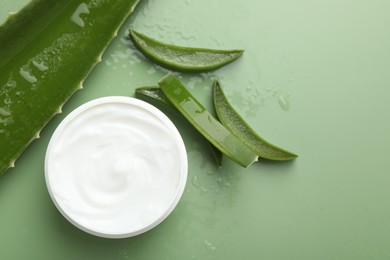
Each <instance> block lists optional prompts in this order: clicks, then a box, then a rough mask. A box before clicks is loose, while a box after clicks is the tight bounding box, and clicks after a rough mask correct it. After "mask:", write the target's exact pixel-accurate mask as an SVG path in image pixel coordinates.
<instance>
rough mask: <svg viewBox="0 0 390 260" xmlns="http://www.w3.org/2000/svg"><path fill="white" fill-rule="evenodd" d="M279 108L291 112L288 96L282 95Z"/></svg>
mask: <svg viewBox="0 0 390 260" xmlns="http://www.w3.org/2000/svg"><path fill="white" fill-rule="evenodd" d="M278 102H279V106H280V107H281V108H282V109H283V110H284V111H289V110H290V100H289V96H288V95H280V96H279V100H278Z"/></svg>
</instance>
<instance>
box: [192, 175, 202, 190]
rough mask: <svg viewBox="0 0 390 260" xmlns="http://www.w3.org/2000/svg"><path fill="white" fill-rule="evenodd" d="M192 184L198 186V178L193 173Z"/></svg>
mask: <svg viewBox="0 0 390 260" xmlns="http://www.w3.org/2000/svg"><path fill="white" fill-rule="evenodd" d="M191 183H192V185H194V187H196V188H200V184H199V179H198V176H197V175H194V176H193V177H192V180H191Z"/></svg>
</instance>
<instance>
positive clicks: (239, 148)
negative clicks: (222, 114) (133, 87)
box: [158, 73, 258, 167]
mask: <svg viewBox="0 0 390 260" xmlns="http://www.w3.org/2000/svg"><path fill="white" fill-rule="evenodd" d="M158 84H159V86H160V88H161V90H162V91H163V92H164V94H165V95H166V97H167V98H168V99H169V100H170V101H171V103H172V104H173V105H174V106H175V107H176V108H177V109H178V110H179V111H180V112H181V113H182V114H183V116H184V117H185V118H186V119H187V120H188V121H189V122H190V123H191V124H192V125H193V126H194V127H195V128H196V129H197V130H198V131H199V132H200V133H201V134H202V135H203V136H204V137H205V138H206V139H207V140H208V141H209V142H210V143H211V144H213V145H214V146H215V147H216V148H218V150H220V151H221V152H222V153H223V154H225V155H226V156H228V157H229V158H230V159H232V160H233V161H235V162H237V163H238V164H239V165H241V166H243V167H248V166H250V165H251V164H252V163H253V162H255V161H257V158H258V157H257V155H256V154H255V153H254V152H253V151H252V150H251V149H250V148H249V147H248V146H246V145H245V144H244V143H242V142H241V141H240V140H239V139H238V138H237V137H236V136H235V135H233V134H232V133H231V132H230V131H229V130H227V129H226V128H225V127H224V126H223V125H222V124H221V123H220V122H219V121H218V120H216V119H215V118H214V117H213V116H212V115H211V114H210V113H209V112H208V111H207V110H206V109H205V108H204V107H203V106H202V105H201V104H200V103H199V101H198V100H196V99H195V98H194V97H193V96H192V95H191V93H190V92H189V91H188V90H187V89H186V88H185V87H184V86H183V85H182V84H181V82H180V81H179V80H178V79H177V78H176V77H175V76H174V75H173V74H172V73H169V74H168V75H167V76H165V77H164V78H163V79H162V80H160V81H159V82H158Z"/></svg>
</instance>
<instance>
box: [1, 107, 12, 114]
mask: <svg viewBox="0 0 390 260" xmlns="http://www.w3.org/2000/svg"><path fill="white" fill-rule="evenodd" d="M0 115H1V116H10V115H11V111H9V109H8V108H6V107H0Z"/></svg>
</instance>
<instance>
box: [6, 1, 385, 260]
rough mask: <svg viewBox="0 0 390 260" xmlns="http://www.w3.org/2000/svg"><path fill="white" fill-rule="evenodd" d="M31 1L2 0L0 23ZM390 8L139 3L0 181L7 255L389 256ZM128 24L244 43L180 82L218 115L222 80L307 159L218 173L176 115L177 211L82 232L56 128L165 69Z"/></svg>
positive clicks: (263, 128) (259, 121) (178, 37)
mask: <svg viewBox="0 0 390 260" xmlns="http://www.w3.org/2000/svg"><path fill="white" fill-rule="evenodd" d="M26 2H27V1H26V0H17V1H15V0H0V21H1V22H3V21H4V20H5V19H6V15H7V13H8V11H14V10H18V9H19V8H20V7H22V6H23V5H24V4H25V3H26ZM389 10H390V1H386V0H370V1H369V0H328V1H323V0H321V1H320V0H290V1H280V0H276V1H275V0H272V1H271V0H242V1H233V0H213V1H209V0H196V1H195V0H169V1H153V0H143V2H142V3H141V4H140V5H139V6H138V9H137V10H136V12H135V13H134V14H133V15H132V16H131V17H130V19H128V20H127V21H126V23H125V25H124V26H123V28H122V30H121V33H120V34H119V35H118V37H117V38H116V39H115V40H114V41H113V43H112V45H111V46H110V47H109V49H108V50H107V52H106V53H105V55H104V56H103V62H102V63H100V64H98V65H97V67H96V68H95V69H94V71H93V72H92V74H91V75H90V76H89V78H88V79H87V81H86V82H85V84H84V86H85V88H84V89H83V90H82V91H79V92H78V93H77V94H76V95H75V96H73V97H72V98H71V99H70V101H69V102H68V103H67V104H66V105H65V107H64V109H63V111H64V113H62V114H61V115H59V116H56V117H55V118H54V119H53V120H52V121H51V122H50V124H49V125H48V126H47V127H46V128H45V129H44V130H43V131H42V133H41V139H39V140H38V141H34V142H33V143H32V145H31V146H30V147H29V148H28V149H27V151H26V152H25V153H24V154H23V155H22V156H21V157H20V158H19V159H18V160H17V162H16V168H14V169H12V170H10V171H8V173H7V174H6V175H4V176H3V177H2V178H1V179H0V259H240V258H241V259H300V260H301V259H340V260H341V259H364V260H365V259H390V203H389V195H390V190H389V186H390V165H389V155H390V123H389V116H388V114H389V112H390V102H389V101H390V70H389V69H390V29H389V25H390V15H389ZM129 27H132V28H134V29H136V30H138V31H139V32H142V33H145V34H147V35H149V36H152V37H154V38H156V39H160V40H162V41H165V42H169V43H174V44H177V45H185V46H194V47H208V48H220V49H231V48H243V49H245V54H244V56H243V57H242V58H241V59H240V60H239V61H237V62H235V63H233V64H230V65H229V66H227V67H225V68H223V69H220V70H218V71H215V72H212V73H203V74H200V75H192V74H179V75H180V76H181V77H182V81H183V82H184V83H185V84H186V86H187V87H188V88H189V89H190V90H191V91H192V92H193V93H194V95H195V96H196V97H198V98H199V99H200V100H201V101H202V102H204V103H205V105H206V106H207V107H209V108H211V83H212V80H213V79H214V78H218V79H220V81H221V84H222V86H223V87H224V89H225V92H226V94H227V96H228V98H229V100H231V102H232V104H233V106H234V107H235V108H236V109H237V110H238V111H239V112H240V113H241V114H242V116H243V117H244V118H245V119H246V120H247V121H248V123H249V124H250V125H251V126H252V127H253V128H254V129H255V130H257V131H258V132H259V133H260V134H261V135H262V136H263V137H265V138H266V139H267V140H269V141H271V142H272V143H274V144H276V145H279V146H282V147H284V148H286V149H288V150H291V151H293V152H296V153H298V154H299V156H300V157H299V158H298V159H297V160H295V161H294V162H290V163H272V162H262V163H259V164H256V165H253V166H251V167H250V168H249V169H243V168H241V167H239V166H237V165H235V164H234V163H232V162H231V161H230V160H229V159H227V158H225V159H226V160H224V165H223V167H222V168H218V167H216V166H215V165H214V163H213V161H212V159H211V156H210V154H209V152H208V148H207V145H206V144H205V142H204V141H203V139H202V138H201V137H200V136H199V135H198V134H197V133H196V132H195V131H194V130H193V129H192V128H191V127H190V126H188V125H187V124H186V122H185V121H184V120H183V119H182V118H180V117H178V116H175V115H171V116H172V119H173V121H174V122H175V123H176V124H177V125H178V127H179V130H180V131H181V133H182V136H183V138H184V141H185V144H186V147H187V151H188V160H189V173H188V182H187V186H186V189H185V192H184V195H183V197H182V199H181V201H180V203H179V204H178V206H177V208H176V209H175V210H174V212H173V213H172V214H171V215H170V216H169V217H168V218H167V219H166V220H165V221H164V222H163V223H162V224H160V225H159V226H158V227H156V228H155V229H153V230H151V231H149V232H147V233H145V234H143V235H140V236H137V237H134V238H129V239H120V240H110V239H103V238H98V237H94V236H91V235H89V234H86V233H84V232H82V231H80V230H78V229H77V228H75V227H73V226H72V225H71V224H70V223H68V222H67V221H66V220H65V219H64V218H63V217H62V215H61V214H60V213H59V212H58V211H57V209H56V208H55V207H54V205H53V203H52V202H51V200H50V197H49V194H48V192H47V189H46V186H45V182H44V171H43V165H44V155H45V150H46V147H47V144H48V142H49V139H50V137H51V135H52V133H53V131H54V129H55V127H56V126H57V125H58V124H59V122H60V121H61V120H62V119H63V118H64V117H65V116H66V114H68V113H69V112H70V111H72V110H73V109H74V108H76V107H77V106H79V105H81V104H83V103H84V102H86V101H88V100H91V99H93V98H97V97H101V96H108V95H125V96H133V95H134V89H135V88H136V87H138V86H143V85H153V84H156V82H157V80H159V79H160V78H161V77H162V76H163V75H164V74H165V73H166V71H165V70H163V69H161V68H160V67H156V66H154V65H153V64H152V63H150V62H149V61H147V60H145V58H144V57H142V55H140V54H139V53H138V52H137V51H136V50H135V49H134V47H133V46H132V44H131V42H129V40H128V39H126V37H125V34H126V29H127V28H129ZM0 58H1V57H0Z"/></svg>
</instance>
